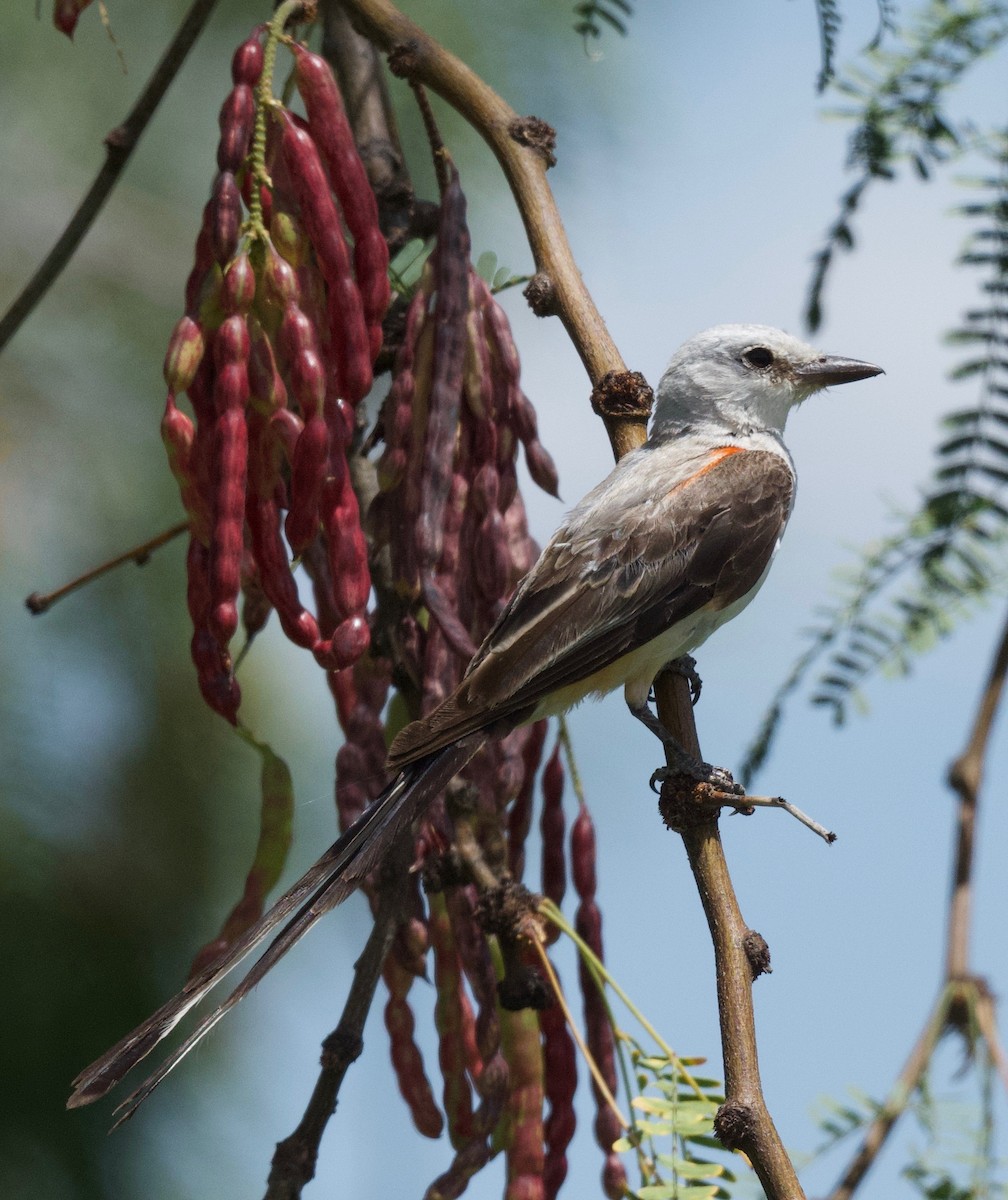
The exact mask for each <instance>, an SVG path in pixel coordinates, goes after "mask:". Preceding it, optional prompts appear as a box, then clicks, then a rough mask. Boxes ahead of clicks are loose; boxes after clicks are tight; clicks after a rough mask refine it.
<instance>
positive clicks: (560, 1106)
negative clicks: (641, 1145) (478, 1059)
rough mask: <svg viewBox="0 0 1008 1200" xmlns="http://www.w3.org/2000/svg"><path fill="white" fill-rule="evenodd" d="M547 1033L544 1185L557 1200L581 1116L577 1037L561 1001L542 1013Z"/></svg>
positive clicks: (548, 1197)
mask: <svg viewBox="0 0 1008 1200" xmlns="http://www.w3.org/2000/svg"><path fill="white" fill-rule="evenodd" d="M539 1024H540V1026H541V1027H542V1034H543V1064H544V1072H543V1074H544V1078H545V1088H546V1099H547V1100H548V1101H549V1105H550V1111H549V1116H548V1117H547V1118H546V1121H545V1123H544V1125H543V1142H544V1143H545V1147H546V1161H545V1163H544V1164H543V1185H544V1188H545V1194H546V1200H555V1197H556V1195H557V1193H558V1192H559V1190H560V1186H561V1184H562V1183H563V1181H564V1180H565V1179H566V1177H567V1147H568V1146H569V1145H570V1143H571V1139H572V1138H573V1137H574V1130H575V1128H576V1127H577V1118H576V1116H575V1114H574V1093H575V1092H576V1090H577V1055H576V1053H575V1048H574V1039H573V1038H572V1037H571V1034H570V1030H569V1029H568V1028H567V1021H566V1019H565V1018H564V1015H563V1010H562V1009H561V1007H560V1005H559V1004H556V1003H554V1004H551V1005H550V1006H549V1008H545V1009H543V1010H542V1012H540V1014H539Z"/></svg>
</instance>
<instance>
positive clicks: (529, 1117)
mask: <svg viewBox="0 0 1008 1200" xmlns="http://www.w3.org/2000/svg"><path fill="white" fill-rule="evenodd" d="M501 1026H502V1029H503V1030H504V1031H505V1036H504V1044H505V1046H506V1047H507V1060H508V1066H509V1067H510V1069H511V1080H510V1092H509V1095H508V1102H507V1113H506V1116H505V1122H506V1123H505V1126H504V1129H503V1140H504V1149H505V1155H506V1160H507V1161H506V1170H507V1183H506V1185H505V1189H504V1200H545V1189H544V1187H543V1178H542V1176H543V1169H544V1166H545V1152H544V1145H543V1111H542V1110H543V1099H544V1097H543V1082H544V1081H543V1056H542V1047H541V1043H540V1036H539V1014H538V1013H537V1012H535V1011H534V1010H533V1009H523V1010H522V1011H521V1012H505V1013H502V1014H501Z"/></svg>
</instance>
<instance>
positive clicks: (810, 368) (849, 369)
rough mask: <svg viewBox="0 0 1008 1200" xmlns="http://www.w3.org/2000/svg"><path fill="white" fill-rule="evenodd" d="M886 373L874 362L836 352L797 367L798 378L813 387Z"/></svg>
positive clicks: (832, 384)
mask: <svg viewBox="0 0 1008 1200" xmlns="http://www.w3.org/2000/svg"><path fill="white" fill-rule="evenodd" d="M884 374H885V372H884V371H883V370H882V368H881V367H876V366H875V364H874V363H868V362H861V361H860V360H859V359H856V358H840V357H838V356H837V355H834V354H823V355H821V356H820V357H819V358H813V359H812V361H811V362H807V363H803V364H802V365H801V366H800V367H796V368H795V375H796V376H797V377H798V379H799V380H800V381H801V382H802V383H804V384H806V385H808V386H809V387H813V388H824V387H833V386H834V384H837V383H853V382H854V381H855V380H857V379H871V377H872V376H873V375H884Z"/></svg>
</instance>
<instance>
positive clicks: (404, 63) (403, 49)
mask: <svg viewBox="0 0 1008 1200" xmlns="http://www.w3.org/2000/svg"><path fill="white" fill-rule="evenodd" d="M421 57H422V47H421V45H420V41H419V39H418V38H408V39H407V40H406V41H403V42H396V43H395V45H393V46H392V48H391V49H390V50H389V52H388V65H389V70H390V71H391V72H392V74H393V75H395V76H396V77H397V78H399V79H411V78H412V77H413V76H414V75H415V74H416V72H417V70H418V69H419V66H420V59H421Z"/></svg>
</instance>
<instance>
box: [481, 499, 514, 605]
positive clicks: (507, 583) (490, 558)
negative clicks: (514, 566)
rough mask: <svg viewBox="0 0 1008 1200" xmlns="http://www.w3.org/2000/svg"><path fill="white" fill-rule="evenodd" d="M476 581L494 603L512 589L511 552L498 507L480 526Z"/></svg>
mask: <svg viewBox="0 0 1008 1200" xmlns="http://www.w3.org/2000/svg"><path fill="white" fill-rule="evenodd" d="M474 565H475V570H474V572H473V582H474V583H475V585H476V588H477V591H478V592H479V594H480V595H481V596H482V597H483V599H484V600H487V601H489V602H490V603H491V604H493V603H494V602H495V601H497V600H503V598H504V597H505V596H507V594H508V592H510V591H511V553H510V550H509V548H508V544H507V535H506V531H505V528H504V518H503V517H502V516H501V515H500V513H499V512H498V511H497V510H496V509H494V510H493V511H492V512H490V513H488V514H487V516H486V518H485V519H484V521H483V522H482V524H481V525H480V528H479V536H478V537H477V539H476V546H475V563H474Z"/></svg>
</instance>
